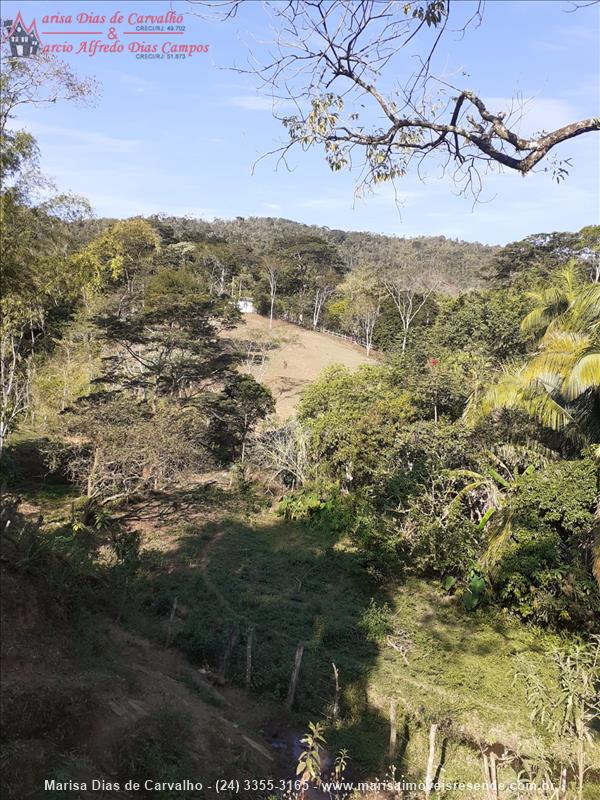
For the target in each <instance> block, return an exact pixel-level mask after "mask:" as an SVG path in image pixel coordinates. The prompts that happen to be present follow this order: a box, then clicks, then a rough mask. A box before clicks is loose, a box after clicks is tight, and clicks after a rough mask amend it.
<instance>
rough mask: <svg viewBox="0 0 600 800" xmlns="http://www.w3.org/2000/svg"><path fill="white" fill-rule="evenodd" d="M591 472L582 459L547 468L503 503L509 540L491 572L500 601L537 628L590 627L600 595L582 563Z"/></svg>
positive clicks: (590, 515)
mask: <svg viewBox="0 0 600 800" xmlns="http://www.w3.org/2000/svg"><path fill="white" fill-rule="evenodd" d="M596 497H597V467H596V465H595V464H594V463H593V462H591V461H589V460H582V461H564V462H557V463H555V464H550V465H548V466H547V467H546V468H544V469H543V470H540V471H538V472H535V473H532V474H530V475H528V476H526V478H525V479H524V480H523V482H522V483H521V485H520V486H519V490H518V492H517V493H516V494H515V495H514V497H512V498H511V501H510V513H511V519H512V535H511V539H510V542H509V543H508V545H507V546H506V548H505V549H504V552H503V554H502V557H501V558H500V559H499V561H498V562H497V564H496V566H495V568H494V570H493V572H492V577H493V583H494V587H495V589H496V591H497V592H498V595H499V597H500V598H501V600H502V602H503V603H504V604H506V605H507V606H508V607H510V608H512V609H514V610H515V611H516V612H517V613H518V614H519V615H520V616H522V617H523V618H524V619H528V620H530V621H533V622H536V623H538V624H541V625H553V626H558V627H560V626H563V627H572V628H575V629H577V628H581V627H584V628H590V627H594V626H596V625H597V618H598V617H597V615H598V613H600V592H599V591H598V587H597V585H596V584H595V582H594V579H593V576H592V571H591V564H590V558H589V555H588V554H589V547H590V538H591V535H592V526H593V521H594V508H595V502H596Z"/></svg>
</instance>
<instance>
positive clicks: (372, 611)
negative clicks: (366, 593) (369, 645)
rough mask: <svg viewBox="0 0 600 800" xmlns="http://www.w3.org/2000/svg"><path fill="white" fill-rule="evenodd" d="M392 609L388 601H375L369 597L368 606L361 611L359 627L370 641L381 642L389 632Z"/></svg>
mask: <svg viewBox="0 0 600 800" xmlns="http://www.w3.org/2000/svg"><path fill="white" fill-rule="evenodd" d="M391 615H392V609H391V608H390V606H389V604H388V603H381V604H380V603H377V602H376V600H375V599H374V598H371V602H370V604H369V607H368V608H367V609H365V611H363V613H362V616H361V618H360V622H359V623H358V624H359V627H360V628H361V630H362V631H364V634H365V636H366V637H367V639H368V640H369V641H372V642H383V641H385V637H386V636H387V635H388V634H389V633H390V630H391V625H390V620H391Z"/></svg>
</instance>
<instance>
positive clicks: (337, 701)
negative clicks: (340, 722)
mask: <svg viewBox="0 0 600 800" xmlns="http://www.w3.org/2000/svg"><path fill="white" fill-rule="evenodd" d="M331 666H332V667H333V677H334V679H335V698H334V700H333V710H332V712H331V716H332V717H333V721H334V722H335V721H336V720H337V718H338V714H339V713H340V680H339V678H340V673H339V670H338V668H337V667H336V665H335V664H334V663H333V661H332V662H331Z"/></svg>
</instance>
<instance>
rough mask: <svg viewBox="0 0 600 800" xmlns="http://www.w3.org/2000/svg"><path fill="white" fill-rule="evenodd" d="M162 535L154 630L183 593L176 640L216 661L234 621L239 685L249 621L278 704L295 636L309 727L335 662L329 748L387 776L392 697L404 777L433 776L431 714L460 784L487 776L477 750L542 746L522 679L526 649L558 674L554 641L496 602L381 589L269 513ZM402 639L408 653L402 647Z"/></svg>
mask: <svg viewBox="0 0 600 800" xmlns="http://www.w3.org/2000/svg"><path fill="white" fill-rule="evenodd" d="M165 536H167V537H168V538H169V541H170V548H169V551H168V554H164V553H163V555H162V558H161V560H162V559H164V558H167V560H168V563H169V567H168V568H167V569H165V566H166V565H165V562H164V561H163V562H162V565H161V568H160V570H157V572H156V573H155V574H154V575H150V574H148V575H147V576H146V583H145V586H144V587H143V588H142V587H140V591H141V593H142V595H143V596H144V598H145V599H144V602H145V605H146V607H148V606H150V607H152V608H153V609H154V610H155V612H156V616H155V618H154V619H153V621H152V622H151V623H150V625H151V626H153V627H154V635H158V636H162V635H163V632H164V630H165V624H166V619H167V617H168V611H169V609H170V607H171V604H172V600H173V598H174V597H175V596H177V598H178V602H179V603H181V604H183V606H184V607H185V610H186V618H185V620H183V621H180V623H179V627H178V632H177V636H176V642H177V644H178V646H179V647H181V648H182V649H183V650H184V651H185V652H186V653H187V655H188V656H189V657H190V658H191V659H192V660H193V661H196V662H198V663H200V664H203V663H204V664H207V665H209V666H211V667H212V668H214V669H216V668H218V665H219V662H220V658H221V656H222V654H223V652H224V650H225V647H226V642H227V639H228V636H229V633H230V631H231V629H232V627H233V626H236V627H237V629H238V631H239V636H238V641H237V644H236V646H235V649H234V653H233V655H232V661H231V668H230V677H231V678H232V679H233V680H234V681H236V682H238V683H240V684H242V683H243V681H244V671H245V646H246V632H247V630H248V628H249V627H250V626H252V627H253V628H254V637H255V639H254V642H255V647H254V666H253V676H252V685H253V689H254V690H255V691H256V692H262V693H268V694H269V695H270V696H273V697H275V698H276V699H278V700H282V699H284V698H285V695H286V692H287V687H288V682H289V677H290V672H291V668H292V664H293V659H294V652H295V648H296V645H297V643H298V642H300V641H303V642H305V644H306V649H305V654H304V660H303V663H302V671H301V680H300V684H299V689H298V695H297V702H296V709H297V713H298V717H299V719H298V724H299V725H303V724H305V722H306V720H307V719H312V720H315V721H316V720H317V719H326V720H329V721H330V712H331V707H332V703H333V699H334V680H333V671H332V666H331V664H332V662H334V663H335V664H336V666H337V667H338V669H339V671H340V682H341V687H342V698H341V713H340V719H339V721H338V723H337V724H336V725H334V726H331V725H330V727H329V730H328V734H327V738H328V741H329V743H330V745H331V747H332V749H337V748H339V747H347V748H348V749H349V751H350V753H351V755H352V756H353V758H354V762H355V769H356V770H357V771H358V772H359V773H360V772H362V771H363V770H364V771H367V772H370V773H371V774H373V772H374V771H378V772H379V774H382V771H385V769H386V768H387V767H389V763H388V760H387V755H386V750H387V740H388V736H389V722H388V720H389V716H388V713H389V704H390V700H391V699H396V700H397V701H398V709H399V711H398V720H399V729H400V732H399V740H400V746H399V755H398V757H397V759H396V767H397V769H398V770H401V771H404V772H406V773H407V774H410V775H413V776H416V777H419V776H421V777H422V772H423V769H424V765H425V763H426V756H427V732H428V723H429V720H433V719H435V720H441V721H443V722H446V724H447V725H448V736H447V738H448V740H447V742H446V745H445V748H444V749H445V751H446V756H445V760H446V764H447V766H445V767H444V769H445V770H446V771H447V772H448V775H454V778H455V779H456V780H465V779H471V780H480V779H481V760H480V755H479V752H478V748H479V745H483V744H489V745H494V744H502V745H505V746H507V747H509V748H514V749H515V750H517V751H519V752H523V750H524V749H525V750H527V749H528V748H529V749H530V750H531V751H532V750H533V749H534V747H535V736H534V731H533V729H532V726H531V722H530V720H529V711H528V708H527V705H526V702H525V697H524V693H523V688H522V687H521V686H520V684H519V683H518V682H517V683H515V680H514V675H515V672H516V670H517V668H518V657H519V655H520V654H524V655H525V656H526V657H527V659H528V660H529V661H530V662H534V663H535V664H536V665H537V666H538V668H539V670H540V672H541V673H542V674H543V675H545V676H546V677H547V679H548V680H550V675H551V670H550V664H549V661H548V658H547V653H548V651H549V649H550V647H551V645H552V644H553V643H554V642H555V640H554V638H553V637H552V636H549V635H547V634H545V635H542V634H540V633H537V632H535V631H532V630H529V629H526V628H524V627H523V626H522V625H519V624H518V623H516V622H513V621H512V620H510V619H509V618H508V617H505V616H503V615H500V614H498V613H497V612H495V611H492V610H485V609H483V610H478V611H477V612H475V613H471V614H467V612H465V611H464V610H463V609H462V606H460V605H457V604H455V603H453V602H452V601H451V599H450V598H448V597H447V596H445V595H444V593H443V592H442V590H441V589H440V588H438V586H437V585H434V584H428V583H427V582H425V581H422V580H408V581H407V582H406V583H404V584H401V585H398V586H397V587H395V589H393V590H387V591H384V590H382V589H381V587H379V586H377V585H376V584H375V583H372V582H371V581H370V580H369V579H368V578H367V577H366V573H365V572H364V570H363V567H362V564H361V561H360V557H359V556H358V554H357V553H356V552H355V551H354V550H353V548H352V547H350V546H349V545H348V544H347V543H345V542H340V541H336V540H335V539H334V538H331V537H330V538H327V536H326V535H325V534H323V533H322V532H316V531H314V530H310V529H309V528H307V527H303V526H300V525H294V524H290V523H288V522H286V523H282V522H280V521H278V520H276V519H274V518H273V516H271V515H269V514H263V515H261V516H260V517H255V518H254V519H253V520H250V521H249V520H248V519H247V518H246V519H241V518H239V517H235V516H231V517H229V518H228V519H224V520H221V521H214V522H210V523H208V524H206V525H197V526H194V525H193V524H190V523H188V524H186V525H184V526H182V527H180V528H178V529H176V530H172V531H170V532H168V533H166V534H165ZM136 624H138V623H137V622H136ZM146 624H148V623H146ZM147 632H149V633H152V631H151V630H148V631H147ZM398 642H402V643H403V644H404V645H405V647H406V651H405V653H403V652H401V651H400V650H398V649H396V647H395V646H394V644H396V645H397V643H398ZM406 715H408V717H407V716H406ZM409 718H410V719H409ZM405 719H407V720H408V719H409V722H408V741H407V742H404V741H403V733H402V728H403V725H404V722H405ZM444 738H446V735H443V736H440V744H441V742H442V740H443V739H444ZM507 777H508V776H507ZM513 777H514V776H513ZM459 796H460V795H459Z"/></svg>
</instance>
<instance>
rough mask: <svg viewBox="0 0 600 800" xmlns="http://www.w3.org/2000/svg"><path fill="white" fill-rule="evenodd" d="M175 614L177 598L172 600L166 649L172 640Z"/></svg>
mask: <svg viewBox="0 0 600 800" xmlns="http://www.w3.org/2000/svg"><path fill="white" fill-rule="evenodd" d="M176 612H177V598H175V599H174V600H173V606H172V607H171V616H170V617H169V627H168V629H167V639H166V641H165V647H168V646H169V645H170V644H171V640H172V638H173V622H174V621H175V614H176Z"/></svg>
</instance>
